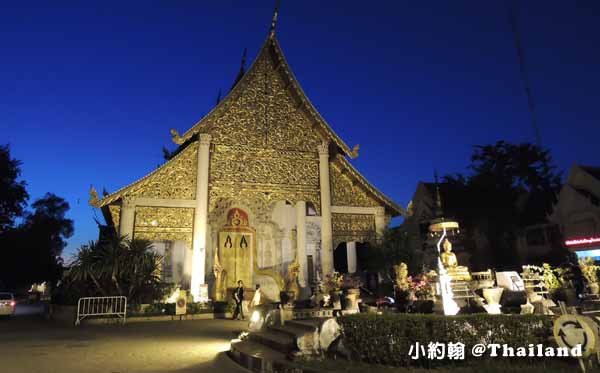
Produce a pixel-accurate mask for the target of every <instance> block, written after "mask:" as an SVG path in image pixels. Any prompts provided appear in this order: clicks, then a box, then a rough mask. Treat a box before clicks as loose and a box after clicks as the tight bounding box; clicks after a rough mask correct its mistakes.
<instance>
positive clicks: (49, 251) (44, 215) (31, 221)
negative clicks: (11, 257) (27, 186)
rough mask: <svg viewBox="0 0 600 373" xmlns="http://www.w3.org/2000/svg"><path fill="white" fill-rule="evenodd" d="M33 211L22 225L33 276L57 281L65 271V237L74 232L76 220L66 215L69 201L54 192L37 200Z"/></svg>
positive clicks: (41, 279)
mask: <svg viewBox="0 0 600 373" xmlns="http://www.w3.org/2000/svg"><path fill="white" fill-rule="evenodd" d="M31 206H32V207H33V208H34V211H33V212H32V213H29V214H27V216H26V217H25V221H24V222H23V224H22V225H21V227H20V230H21V231H22V235H23V236H24V237H22V244H24V245H25V249H26V252H28V253H29V254H30V261H31V264H32V266H33V268H32V273H31V275H32V278H33V279H34V280H37V281H44V280H53V281H54V280H57V279H58V278H59V277H60V274H61V271H62V258H61V254H62V252H63V249H64V248H65V247H66V246H67V242H66V240H67V239H68V238H69V237H71V236H72V235H73V221H72V220H71V219H67V218H66V213H67V211H68V210H69V204H68V203H67V201H65V200H64V199H62V198H61V197H58V196H56V195H54V194H52V193H46V195H45V196H44V197H42V198H40V199H38V200H36V201H35V202H34V203H33V204H32V205H31Z"/></svg>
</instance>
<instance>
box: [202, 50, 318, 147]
mask: <svg viewBox="0 0 600 373" xmlns="http://www.w3.org/2000/svg"><path fill="white" fill-rule="evenodd" d="M247 74H250V75H249V76H247V77H245V79H246V80H247V85H246V86H245V89H243V90H240V91H239V92H238V95H237V97H232V98H231V100H228V101H227V105H222V107H220V108H219V110H218V112H216V113H215V115H213V116H211V117H210V118H208V119H209V123H208V124H207V125H208V127H209V128H210V130H209V131H208V132H210V134H211V135H212V142H213V143H216V144H226V145H243V146H252V147H259V148H269V149H281V150H296V151H305V152H316V149H317V145H318V144H319V143H320V142H321V141H322V140H321V137H320V135H319V134H318V133H317V131H316V130H315V129H313V122H312V120H311V119H310V118H309V117H308V116H307V114H306V113H305V112H304V111H303V109H302V108H301V105H298V102H297V101H296V99H294V98H293V97H292V95H291V93H290V91H289V89H287V88H288V87H287V83H286V82H285V81H284V79H283V78H282V75H281V73H280V72H279V71H277V70H276V68H275V64H274V62H273V60H272V59H271V58H270V57H269V53H265V54H263V55H262V58H259V59H258V60H257V61H256V62H255V66H254V67H253V68H252V69H251V70H250V71H249V72H248V73H247Z"/></svg>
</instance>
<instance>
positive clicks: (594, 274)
mask: <svg viewBox="0 0 600 373" xmlns="http://www.w3.org/2000/svg"><path fill="white" fill-rule="evenodd" d="M579 267H580V268H581V272H582V274H583V276H584V277H585V279H586V280H587V282H588V283H590V284H595V283H597V282H598V270H599V269H600V266H597V265H596V263H595V262H594V259H592V258H589V257H588V258H583V259H579Z"/></svg>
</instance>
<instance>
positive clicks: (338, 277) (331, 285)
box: [323, 272, 344, 293]
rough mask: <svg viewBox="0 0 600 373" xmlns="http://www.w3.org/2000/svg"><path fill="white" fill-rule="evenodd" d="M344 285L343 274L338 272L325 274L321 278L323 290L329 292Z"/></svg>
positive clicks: (337, 289)
mask: <svg viewBox="0 0 600 373" xmlns="http://www.w3.org/2000/svg"><path fill="white" fill-rule="evenodd" d="M343 285H344V275H342V274H341V273H339V272H333V273H332V274H330V275H325V279H324V280H323V291H324V292H325V293H330V292H332V291H339V290H340V289H341V288H342V286H343Z"/></svg>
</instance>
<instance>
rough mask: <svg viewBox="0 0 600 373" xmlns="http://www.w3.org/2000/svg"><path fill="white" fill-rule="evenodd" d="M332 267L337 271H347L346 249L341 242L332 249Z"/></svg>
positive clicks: (344, 244)
mask: <svg viewBox="0 0 600 373" xmlns="http://www.w3.org/2000/svg"><path fill="white" fill-rule="evenodd" d="M333 268H334V270H335V271H336V272H339V273H348V250H347V248H346V243H345V242H342V243H341V244H339V245H338V246H337V247H336V248H335V250H334V251H333Z"/></svg>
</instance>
